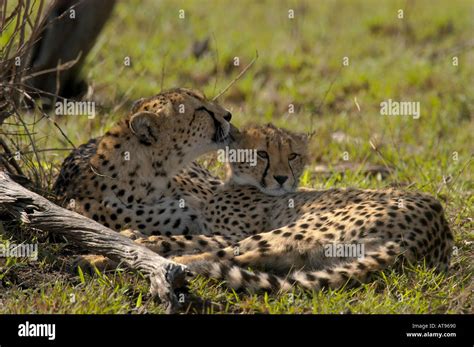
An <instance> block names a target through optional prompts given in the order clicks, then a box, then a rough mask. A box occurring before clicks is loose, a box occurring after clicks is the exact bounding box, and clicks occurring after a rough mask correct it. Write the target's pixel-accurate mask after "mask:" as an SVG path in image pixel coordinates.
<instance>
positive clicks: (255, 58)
mask: <svg viewBox="0 0 474 347" xmlns="http://www.w3.org/2000/svg"><path fill="white" fill-rule="evenodd" d="M257 59H258V51H255V57H254V58H253V59H252V61H251V62H250V63H248V65H247V66H246V67H245V68H244V69H243V70H242V71H241V72H240V73H239V74H238V75H237V77H236V78H234V79H233V80H232V81H231V82H230V83H229V84H228V85H227V86H226V87H225V88H224V89H223V90H222V91H221V92H220V93H219V94H217V95H216V96H215V97H213V98H212V101H216V100H217V99H218V98H219V97H221V96H222V95H223V94H224V93H225V92H227V90H229V88H230V87H232V86H233V85H234V83H235V82H237V81H238V80H239V79H241V78H242V76H243V75H245V73H246V72H247V71H248V70H249V69H250V68H251V67H252V65H253V64H254V63H255V62H256V61H257Z"/></svg>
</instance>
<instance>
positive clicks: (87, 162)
mask: <svg viewBox="0 0 474 347" xmlns="http://www.w3.org/2000/svg"><path fill="white" fill-rule="evenodd" d="M231 117H232V115H231V113H230V112H229V111H227V110H226V109H224V108H223V107H221V106H219V105H218V104H217V103H215V102H210V101H207V100H206V99H205V97H204V96H203V95H202V94H201V93H199V92H197V91H192V90H188V89H184V88H179V89H172V90H169V91H166V92H162V93H160V94H157V95H155V96H153V97H150V98H147V99H140V100H138V101H137V102H136V103H135V104H134V105H133V107H132V110H131V112H130V114H129V115H128V116H126V117H125V118H124V119H122V120H121V121H119V122H118V124H116V125H115V126H114V127H113V128H112V129H111V130H110V131H108V132H106V133H105V134H104V135H103V136H101V137H98V138H95V139H91V140H90V141H89V142H88V143H87V144H84V145H82V146H80V147H78V148H77V149H75V150H74V151H73V152H72V153H71V154H70V155H69V156H68V157H67V158H66V159H65V160H64V162H63V164H62V168H61V171H60V173H59V177H58V178H57V180H56V182H55V185H54V190H55V192H56V195H57V196H58V198H59V200H60V201H61V202H62V204H63V205H66V206H68V207H69V208H70V209H72V210H74V211H76V212H78V213H80V214H82V215H85V216H87V217H89V218H92V219H94V220H95V221H98V222H100V223H102V224H103V225H105V226H106V227H109V228H111V229H114V230H116V231H120V230H122V229H126V228H132V229H135V230H138V231H140V232H141V233H143V234H146V235H161V233H163V234H165V235H171V234H193V233H199V234H206V230H205V228H204V226H203V225H201V224H200V223H199V221H200V220H201V218H199V216H198V215H199V209H200V208H201V205H202V203H203V201H205V199H207V198H209V197H210V196H212V195H213V189H215V188H216V187H219V186H220V185H221V184H222V182H220V180H218V179H217V178H215V177H214V176H212V175H211V174H210V173H209V172H207V170H205V169H203V168H202V167H200V166H199V165H198V164H196V163H195V162H193V160H195V159H196V158H197V157H199V156H200V155H202V154H204V153H207V152H211V151H215V150H217V149H219V148H223V147H224V146H225V145H226V144H227V143H228V141H229V139H230V136H231V135H230V132H231V130H232V129H233V127H232V126H231V125H230V123H229V122H230V120H231Z"/></svg>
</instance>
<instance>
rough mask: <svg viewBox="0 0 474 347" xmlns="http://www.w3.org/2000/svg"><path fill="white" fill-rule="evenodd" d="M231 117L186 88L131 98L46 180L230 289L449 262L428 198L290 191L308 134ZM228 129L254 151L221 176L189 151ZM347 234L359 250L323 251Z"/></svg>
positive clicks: (307, 283)
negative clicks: (107, 127) (127, 107)
mask: <svg viewBox="0 0 474 347" xmlns="http://www.w3.org/2000/svg"><path fill="white" fill-rule="evenodd" d="M183 105H184V107H183ZM181 111H183V112H181ZM229 120H230V114H229V113H228V112H227V111H225V110H224V109H223V108H222V107H220V106H218V105H216V104H214V103H210V102H208V101H206V100H205V98H204V97H203V96H202V95H200V94H199V93H197V92H193V91H189V90H184V89H178V90H173V91H170V92H165V93H162V94H159V95H157V96H155V97H153V98H150V99H147V100H141V101H139V102H138V104H137V105H136V106H135V107H134V108H133V109H132V113H131V115H130V116H129V117H127V118H126V119H125V120H124V121H122V122H120V123H119V125H118V126H117V127H115V128H114V129H113V130H112V131H111V132H109V133H108V134H106V135H105V136H104V137H102V138H100V139H98V140H96V141H95V142H94V141H93V142H90V143H89V144H88V145H86V146H85V147H82V151H83V153H82V154H83V155H80V154H78V153H73V154H72V155H71V156H70V157H69V158H68V159H66V161H65V163H64V164H63V170H62V174H61V176H60V178H59V179H58V181H57V183H56V188H57V190H58V192H59V193H61V195H62V196H63V197H64V199H65V201H68V200H69V199H71V198H73V199H75V200H76V206H75V209H76V210H78V211H79V212H81V213H83V214H85V215H88V216H91V217H92V218H94V219H96V220H99V221H102V222H103V223H104V224H106V225H108V226H110V227H112V228H115V229H116V230H117V231H119V230H121V229H124V228H131V229H133V230H134V232H133V233H130V232H129V234H133V235H131V236H133V237H134V238H136V242H138V243H141V244H145V245H147V246H148V247H150V248H151V249H153V250H155V251H157V252H158V253H160V254H163V255H165V256H175V257H174V260H175V261H177V262H180V263H183V264H187V265H188V268H189V270H190V271H191V272H192V273H194V274H203V275H205V276H211V277H215V278H218V279H224V280H226V281H227V283H228V285H229V286H231V287H233V288H236V289H240V288H242V289H249V290H260V289H265V290H287V289H289V288H290V287H291V286H293V285H295V284H296V285H300V286H303V287H305V288H309V289H318V288H322V287H332V288H335V287H339V286H341V285H343V284H345V283H346V282H347V281H351V282H360V281H365V280H366V279H367V278H368V276H369V275H370V274H371V273H374V272H377V271H380V270H382V269H384V268H386V267H389V266H390V267H391V266H395V265H397V264H400V263H401V262H402V261H403V260H407V261H409V262H415V261H420V260H425V261H426V264H427V265H428V266H431V267H435V268H437V269H439V270H446V269H447V268H448V265H449V259H450V252H451V245H452V239H453V238H452V234H451V231H450V229H449V227H448V225H447V223H446V220H445V218H444V215H443V210H442V207H441V205H440V204H439V202H438V201H437V200H436V199H434V198H433V197H431V196H429V195H426V194H421V193H416V192H406V191H400V190H396V189H388V190H359V189H329V190H305V191H294V190H295V189H296V188H297V182H298V180H299V176H300V175H301V173H302V171H303V168H304V164H305V162H306V158H307V154H306V138H305V137H304V136H302V135H298V134H293V133H290V132H288V131H284V130H281V129H277V128H275V127H273V126H271V125H268V126H265V127H251V128H249V129H246V130H243V131H242V132H241V133H239V132H238V131H237V130H236V129H234V128H232V129H231V130H229V129H230V128H231V127H230V125H229V123H228V121H229ZM229 132H230V133H232V136H233V137H234V139H235V140H234V141H233V142H232V143H231V146H232V147H233V148H244V149H255V150H257V153H258V159H257V165H256V166H255V167H251V166H249V165H248V163H231V164H229V178H228V181H227V182H226V183H225V184H223V183H222V182H220V181H219V180H217V179H215V178H214V177H213V176H212V175H211V174H209V173H208V172H207V171H206V170H204V169H202V168H200V167H199V166H197V164H193V163H192V160H194V159H196V158H197V157H198V156H199V155H201V154H203V153H205V152H209V151H212V150H216V149H218V148H223V147H224V146H225V145H226V144H227V143H229V138H230V137H232V136H229ZM91 143H92V144H91ZM123 151H127V152H129V153H131V154H132V157H133V160H132V162H126V161H125V159H124V153H123ZM186 167H188V169H186ZM96 182H98V183H96ZM183 201H184V204H181V203H182V202H183ZM183 206H184V207H183ZM172 234H173V235H172ZM176 234H180V235H176ZM198 234H199V235H198ZM347 244H349V245H358V246H363V248H362V249H363V254H362V255H363V257H354V256H345V255H346V254H343V256H340V255H339V254H336V255H335V256H334V254H332V255H331V256H328V254H327V250H328V249H330V248H331V247H332V246H338V245H347ZM196 252H199V253H197V254H196ZM176 255H178V256H176ZM246 267H250V268H252V269H254V270H255V272H250V271H248V270H245V269H244V268H246ZM264 271H265V272H264Z"/></svg>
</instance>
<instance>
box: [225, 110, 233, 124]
mask: <svg viewBox="0 0 474 347" xmlns="http://www.w3.org/2000/svg"><path fill="white" fill-rule="evenodd" d="M223 118H224V119H225V120H226V121H228V122H230V120H231V119H232V113H230V112H229V111H227V112H226V113H225V114H224V117H223Z"/></svg>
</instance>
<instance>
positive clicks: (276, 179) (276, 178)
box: [273, 176, 288, 185]
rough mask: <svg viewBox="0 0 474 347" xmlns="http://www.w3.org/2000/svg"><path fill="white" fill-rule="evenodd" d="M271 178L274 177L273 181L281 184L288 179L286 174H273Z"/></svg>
mask: <svg viewBox="0 0 474 347" xmlns="http://www.w3.org/2000/svg"><path fill="white" fill-rule="evenodd" d="M273 178H274V179H275V181H277V182H278V183H280V184H281V185H283V183H285V182H286V180H287V179H288V176H273Z"/></svg>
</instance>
